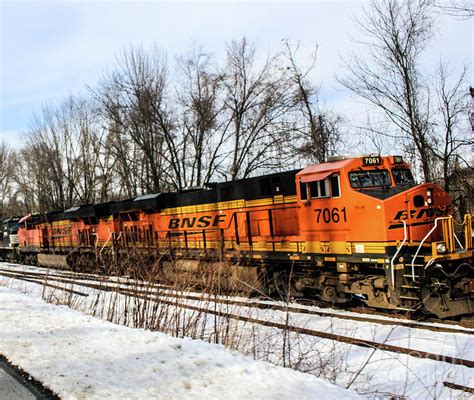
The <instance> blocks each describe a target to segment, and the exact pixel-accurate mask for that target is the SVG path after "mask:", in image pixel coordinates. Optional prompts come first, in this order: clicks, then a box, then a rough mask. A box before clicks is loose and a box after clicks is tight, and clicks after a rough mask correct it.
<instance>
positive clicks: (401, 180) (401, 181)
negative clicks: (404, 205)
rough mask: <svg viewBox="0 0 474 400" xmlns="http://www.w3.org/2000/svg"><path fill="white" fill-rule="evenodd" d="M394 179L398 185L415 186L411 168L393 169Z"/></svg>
mask: <svg viewBox="0 0 474 400" xmlns="http://www.w3.org/2000/svg"><path fill="white" fill-rule="evenodd" d="M392 175H393V179H394V180H395V184H396V185H397V186H414V185H415V180H414V179H413V175H412V174H411V171H410V170H409V169H405V168H404V169H401V168H397V169H392Z"/></svg>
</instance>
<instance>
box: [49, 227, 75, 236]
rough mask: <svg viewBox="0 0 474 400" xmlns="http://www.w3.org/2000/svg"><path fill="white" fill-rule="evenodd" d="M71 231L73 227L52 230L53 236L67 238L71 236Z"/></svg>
mask: <svg viewBox="0 0 474 400" xmlns="http://www.w3.org/2000/svg"><path fill="white" fill-rule="evenodd" d="M71 231H72V228H71V226H61V227H59V228H52V229H51V234H52V235H53V236H67V235H70V234H71Z"/></svg>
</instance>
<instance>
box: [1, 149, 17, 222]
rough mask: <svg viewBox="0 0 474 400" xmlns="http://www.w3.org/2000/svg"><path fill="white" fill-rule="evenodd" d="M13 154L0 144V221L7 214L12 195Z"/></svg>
mask: <svg viewBox="0 0 474 400" xmlns="http://www.w3.org/2000/svg"><path fill="white" fill-rule="evenodd" d="M14 164H15V154H14V152H13V151H12V150H11V149H10V147H9V146H8V145H7V144H6V143H5V142H4V141H1V142H0V219H1V218H3V217H5V216H7V215H8V213H9V207H8V205H9V203H10V201H11V196H12V194H13V174H14Z"/></svg>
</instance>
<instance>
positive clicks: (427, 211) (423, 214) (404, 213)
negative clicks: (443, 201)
mask: <svg viewBox="0 0 474 400" xmlns="http://www.w3.org/2000/svg"><path fill="white" fill-rule="evenodd" d="M449 214H451V206H447V207H446V208H441V207H430V208H423V209H421V210H410V213H408V210H400V211H398V212H397V214H396V215H395V218H394V219H393V220H394V221H398V220H403V219H407V218H408V217H409V218H410V219H422V218H433V217H444V216H447V215H449Z"/></svg>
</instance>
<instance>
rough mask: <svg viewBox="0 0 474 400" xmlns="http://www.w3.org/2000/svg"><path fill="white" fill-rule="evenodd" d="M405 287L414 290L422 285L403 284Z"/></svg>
mask: <svg viewBox="0 0 474 400" xmlns="http://www.w3.org/2000/svg"><path fill="white" fill-rule="evenodd" d="M402 288H403V289H414V290H419V289H420V286H413V285H402Z"/></svg>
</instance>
